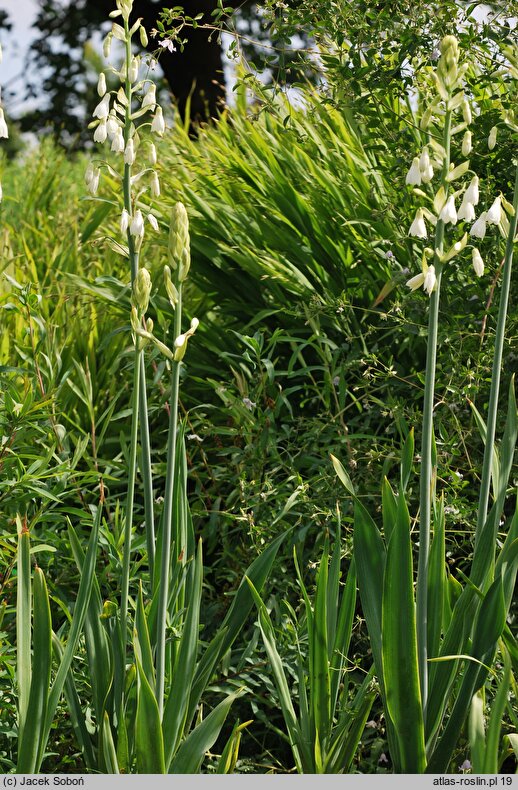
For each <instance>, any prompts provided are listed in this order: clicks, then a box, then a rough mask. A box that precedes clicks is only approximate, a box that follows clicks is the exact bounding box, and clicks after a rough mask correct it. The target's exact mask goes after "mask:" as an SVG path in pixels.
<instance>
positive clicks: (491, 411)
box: [475, 162, 518, 545]
mask: <svg viewBox="0 0 518 790" xmlns="http://www.w3.org/2000/svg"><path fill="white" fill-rule="evenodd" d="M513 208H514V216H513V217H511V220H510V222H509V226H510V227H509V235H508V237H507V244H506V248H505V258H504V270H503V276H502V288H501V292H500V305H499V308H498V320H497V325H496V335H495V352H494V356H493V369H492V372H491V390H490V393H489V406H488V415H487V427H486V446H485V448H484V461H483V464H482V479H481V482H480V496H479V502H478V518H477V528H476V531H475V545H476V544H477V542H478V540H479V538H480V533H481V531H482V527H483V526H484V524H485V521H486V518H487V509H488V502H489V489H490V485H491V457H492V454H493V445H494V442H495V432H496V416H497V410H498V394H499V391H500V377H501V370H502V356H503V350H504V339H505V322H506V318H507V306H508V303H509V291H510V286H511V270H512V266H513V246H514V238H515V236H516V229H517V222H518V162H517V164H516V174H515V181H514V196H513Z"/></svg>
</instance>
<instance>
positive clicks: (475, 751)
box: [468, 692, 486, 774]
mask: <svg viewBox="0 0 518 790" xmlns="http://www.w3.org/2000/svg"><path fill="white" fill-rule="evenodd" d="M468 735H469V745H470V747H471V765H472V769H473V773H476V774H483V773H484V753H485V748H486V743H485V740H486V739H485V732H484V701H483V698H482V695H481V693H480V692H477V693H476V694H475V695H474V696H473V699H472V701H471V708H470V711H469V723H468Z"/></svg>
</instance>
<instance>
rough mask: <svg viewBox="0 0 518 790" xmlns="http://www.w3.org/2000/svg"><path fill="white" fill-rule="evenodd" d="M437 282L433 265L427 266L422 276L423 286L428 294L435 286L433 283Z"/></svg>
mask: <svg viewBox="0 0 518 790" xmlns="http://www.w3.org/2000/svg"><path fill="white" fill-rule="evenodd" d="M436 282H437V277H436V274H435V266H429V267H428V269H427V272H426V274H425V276H424V282H423V288H424V290H425V291H426V293H427V294H428V296H430V294H431V293H432V291H433V289H434V288H435V283H436Z"/></svg>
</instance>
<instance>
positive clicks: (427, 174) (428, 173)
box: [421, 165, 433, 184]
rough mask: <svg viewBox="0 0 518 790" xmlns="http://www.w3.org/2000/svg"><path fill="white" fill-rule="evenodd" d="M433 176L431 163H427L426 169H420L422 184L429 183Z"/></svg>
mask: <svg viewBox="0 0 518 790" xmlns="http://www.w3.org/2000/svg"><path fill="white" fill-rule="evenodd" d="M432 178H433V167H432V165H428V167H427V168H426V170H422V171H421V179H422V181H423V184H429V183H430V181H431V180H432Z"/></svg>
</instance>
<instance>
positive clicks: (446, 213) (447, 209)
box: [439, 195, 457, 225]
mask: <svg viewBox="0 0 518 790" xmlns="http://www.w3.org/2000/svg"><path fill="white" fill-rule="evenodd" d="M439 219H441V220H442V221H443V222H444V224H445V225H447V224H448V222H451V224H452V225H456V224H457V210H456V208H455V196H454V195H450V197H449V198H448V200H447V201H446V203H445V204H444V206H443V208H442V211H441V213H440V214H439Z"/></svg>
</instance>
